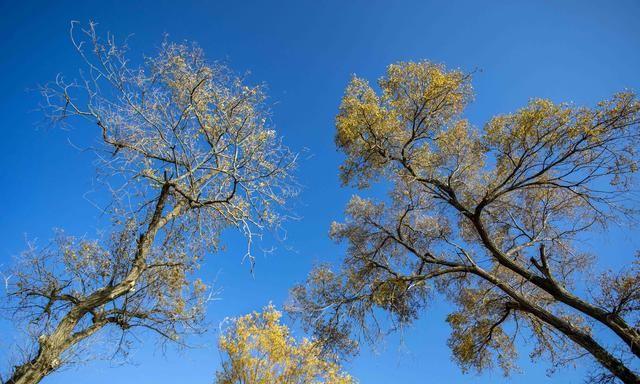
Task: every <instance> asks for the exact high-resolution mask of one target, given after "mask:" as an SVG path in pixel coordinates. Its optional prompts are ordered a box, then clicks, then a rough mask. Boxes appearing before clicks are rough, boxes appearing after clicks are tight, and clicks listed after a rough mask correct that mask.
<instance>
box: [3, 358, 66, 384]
mask: <svg viewBox="0 0 640 384" xmlns="http://www.w3.org/2000/svg"><path fill="white" fill-rule="evenodd" d="M46 355H49V356H48V357H47V356H46ZM58 359H59V355H58V357H54V356H52V355H50V354H39V355H38V356H37V357H36V358H34V359H33V360H31V361H29V362H28V363H25V364H23V365H20V366H18V367H16V369H15V370H14V372H13V375H12V376H11V377H10V378H9V380H7V381H6V382H5V384H36V383H39V382H40V380H42V379H43V378H44V377H45V376H47V375H48V374H49V373H51V372H52V371H54V370H55V369H56V368H57V364H58Z"/></svg>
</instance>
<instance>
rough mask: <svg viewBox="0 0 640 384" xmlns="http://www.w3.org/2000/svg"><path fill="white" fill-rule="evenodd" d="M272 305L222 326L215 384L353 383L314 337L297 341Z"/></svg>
mask: <svg viewBox="0 0 640 384" xmlns="http://www.w3.org/2000/svg"><path fill="white" fill-rule="evenodd" d="M281 316H282V314H281V313H280V312H279V311H277V310H276V309H275V307H273V306H272V305H270V306H268V307H266V308H264V310H263V311H262V312H261V313H257V312H254V313H252V314H249V315H245V316H242V317H239V318H236V319H231V324H230V326H229V327H228V328H226V329H224V330H223V334H222V336H220V341H219V347H220V351H221V352H222V355H223V358H224V361H223V363H222V369H221V370H220V371H218V372H217V374H216V384H321V383H326V384H354V383H355V380H354V379H353V378H352V377H351V376H350V375H349V374H347V373H345V372H343V371H342V369H341V367H340V366H339V365H338V364H337V363H336V362H334V361H332V360H330V359H327V358H326V356H324V355H323V354H322V348H321V345H320V344H319V343H317V342H315V341H313V340H308V339H303V340H302V341H299V342H298V341H296V340H295V339H294V337H293V336H292V335H291V332H290V331H289V328H288V327H287V326H286V325H283V324H281V322H280V318H281Z"/></svg>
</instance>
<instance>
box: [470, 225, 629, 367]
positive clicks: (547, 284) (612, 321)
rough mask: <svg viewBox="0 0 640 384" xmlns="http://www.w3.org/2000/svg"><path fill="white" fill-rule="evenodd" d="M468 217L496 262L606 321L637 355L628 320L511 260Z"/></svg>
mask: <svg viewBox="0 0 640 384" xmlns="http://www.w3.org/2000/svg"><path fill="white" fill-rule="evenodd" d="M468 217H469V219H470V220H471V222H472V223H473V225H474V227H475V228H476V231H477V233H478V235H479V236H480V239H481V240H482V244H483V245H484V246H485V248H486V249H487V250H488V251H489V252H490V253H491V254H492V255H493V256H494V257H495V259H496V261H497V262H498V263H500V264H501V265H502V266H504V267H506V268H508V269H510V270H511V271H513V272H514V273H517V274H518V275H520V276H521V277H522V278H525V279H527V280H528V281H530V282H531V283H532V284H534V285H535V286H537V287H538V288H540V289H542V290H544V291H545V292H547V293H548V294H550V295H551V296H552V297H553V298H554V299H556V300H558V301H559V302H561V303H564V304H566V305H568V306H570V307H572V308H574V309H576V310H578V311H580V312H582V313H583V314H585V315H587V316H589V317H591V318H593V319H594V320H597V321H599V322H600V323H601V324H603V325H605V326H606V327H608V328H609V329H611V330H612V331H613V332H614V333H615V334H616V335H618V337H620V339H622V341H623V342H624V343H625V344H626V345H627V346H628V347H629V349H630V350H631V352H632V353H633V354H634V355H636V356H637V357H640V333H638V331H637V330H635V329H633V327H631V326H629V324H627V323H626V322H625V321H624V319H622V318H621V317H620V316H616V315H612V314H610V313H608V312H607V311H605V310H603V309H601V308H598V307H596V306H594V305H592V304H590V303H588V302H586V301H584V300H582V299H580V298H579V297H577V296H575V295H573V294H571V293H570V292H569V291H567V290H566V289H565V288H564V287H562V286H561V285H560V284H558V283H557V282H556V281H555V280H554V279H553V277H552V276H551V275H550V274H549V275H548V276H547V277H541V276H538V275H536V274H535V273H532V272H531V271H530V270H527V269H525V268H523V267H522V266H521V265H519V264H518V263H516V262H515V261H512V260H511V259H509V257H507V256H506V255H505V254H504V253H503V252H502V251H501V250H500V249H499V248H498V246H496V244H495V243H494V242H493V240H492V239H491V237H490V236H489V234H488V233H487V231H486V229H485V227H484V224H483V223H482V221H481V220H480V217H479V216H477V215H472V214H469V215H468Z"/></svg>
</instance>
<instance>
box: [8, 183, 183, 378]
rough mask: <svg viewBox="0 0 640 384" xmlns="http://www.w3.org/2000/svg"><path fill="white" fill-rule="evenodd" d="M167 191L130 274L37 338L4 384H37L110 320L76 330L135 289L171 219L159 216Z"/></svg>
mask: <svg viewBox="0 0 640 384" xmlns="http://www.w3.org/2000/svg"><path fill="white" fill-rule="evenodd" d="M169 188H170V185H169V184H165V185H163V186H162V190H161V192H160V196H159V197H158V201H157V202H156V206H155V209H154V212H153V215H152V217H151V221H150V223H149V226H148V228H147V230H146V231H145V232H144V233H143V234H142V235H141V236H140V238H139V239H138V244H137V249H136V255H135V257H134V260H133V264H132V266H131V271H130V272H129V274H128V275H127V276H126V277H125V278H124V279H123V281H122V282H120V283H119V284H117V285H115V286H107V287H103V288H100V289H98V290H96V291H95V292H93V293H92V294H91V295H89V296H87V297H86V298H84V299H83V300H82V301H80V302H79V303H77V304H76V305H75V306H74V307H73V308H71V309H70V310H69V312H68V313H67V314H66V315H65V316H64V317H63V318H62V319H61V320H60V322H59V323H58V326H57V327H56V329H55V330H54V331H53V332H52V333H51V334H50V335H45V336H41V337H40V339H39V340H38V343H39V347H38V354H37V355H36V357H34V358H33V359H31V360H30V361H28V362H26V363H24V364H22V365H19V366H16V367H15V370H14V371H13V374H12V376H11V377H10V378H9V379H8V380H7V381H6V382H5V383H4V384H37V383H39V382H40V381H41V380H42V379H43V378H44V377H45V376H47V375H48V374H50V373H51V372H53V371H55V370H56V369H57V368H58V367H60V365H61V364H62V361H61V358H62V354H63V353H64V352H65V351H67V350H68V349H69V348H72V347H73V346H74V345H76V344H77V343H79V342H80V341H82V340H84V339H85V338H87V337H89V336H91V335H93V334H94V333H95V332H97V331H99V330H100V329H101V328H102V327H103V326H104V325H106V324H107V323H109V322H110V319H107V318H101V317H96V315H95V313H94V318H93V324H92V325H90V326H88V327H87V328H85V329H83V330H76V327H77V325H78V323H79V322H80V321H81V320H82V319H83V318H84V316H86V315H87V314H88V313H93V311H94V310H95V309H97V308H101V307H102V306H104V305H105V304H107V303H109V302H110V301H113V300H115V299H117V298H118V297H121V296H123V295H125V294H126V293H127V292H130V291H131V289H133V287H134V286H135V284H136V281H137V279H138V278H139V277H140V275H141V274H142V272H143V270H144V267H145V264H146V256H147V254H148V252H149V249H150V248H151V245H152V243H153V241H154V239H155V236H156V234H157V233H158V230H159V229H160V228H162V227H163V226H164V225H165V224H166V223H167V221H168V220H169V219H170V217H169V218H168V217H163V216H162V212H163V210H164V206H165V203H166V200H167V198H168V196H169ZM179 209H180V206H176V207H174V210H173V211H172V212H171V214H175V213H176V212H177V211H178V210H179Z"/></svg>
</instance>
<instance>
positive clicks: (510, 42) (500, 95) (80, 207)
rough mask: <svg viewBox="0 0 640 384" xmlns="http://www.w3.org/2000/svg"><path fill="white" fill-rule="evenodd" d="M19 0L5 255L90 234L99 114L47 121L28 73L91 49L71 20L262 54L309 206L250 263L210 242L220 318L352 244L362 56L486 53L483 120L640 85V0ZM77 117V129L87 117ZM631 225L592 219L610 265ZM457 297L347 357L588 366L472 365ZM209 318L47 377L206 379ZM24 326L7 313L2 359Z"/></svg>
mask: <svg viewBox="0 0 640 384" xmlns="http://www.w3.org/2000/svg"><path fill="white" fill-rule="evenodd" d="M179 3H180V4H178V2H168V1H160V0H156V1H130V2H124V1H99V2H98V1H85V2H80V1H60V0H59V1H55V2H53V1H48V2H44V1H43V2H38V1H31V2H26V1H7V0H2V1H1V2H0V15H1V16H0V17H1V18H2V22H1V23H0V31H1V34H0V36H1V40H0V52H1V56H0V77H1V79H0V80H1V83H0V84H2V92H0V130H1V131H2V136H1V137H2V139H1V140H0V164H1V165H0V166H1V168H0V201H1V203H0V233H2V236H1V237H0V264H2V265H5V266H6V265H8V264H10V263H11V258H12V257H14V256H16V255H17V254H18V253H19V252H20V250H21V249H23V248H24V246H25V235H26V236H27V237H28V238H30V239H33V238H39V239H43V240H46V239H48V238H50V237H51V235H52V231H51V230H52V228H58V227H59V228H65V229H67V231H68V232H69V233H72V234H76V235H83V234H86V235H88V236H93V235H95V233H96V232H97V230H98V229H99V222H100V220H101V218H100V213H99V211H97V210H96V208H95V207H94V206H93V205H92V204H90V202H89V200H90V196H91V195H89V197H87V192H89V191H91V190H92V189H94V188H95V187H94V185H93V183H92V180H93V176H94V166H93V164H92V157H91V155H90V154H89V153H87V152H81V151H78V150H77V149H75V148H74V147H73V146H72V145H71V144H70V143H69V141H72V142H91V140H94V138H95V135H96V134H97V132H96V131H92V130H91V129H87V128H90V127H79V128H78V129H75V130H71V131H61V130H56V129H38V128H36V125H35V123H36V122H38V121H39V120H40V118H41V116H40V114H39V113H38V112H37V111H36V109H37V105H38V102H39V98H38V95H37V93H36V92H30V91H28V89H30V88H31V89H32V88H35V87H36V86H37V85H38V84H41V83H44V82H47V81H49V80H52V79H53V78H54V77H55V75H56V74H57V73H58V72H64V73H67V74H69V75H73V74H75V73H76V71H75V69H76V67H77V66H78V64H79V61H78V58H77V56H76V55H75V54H74V51H73V49H72V46H71V44H70V42H69V39H68V28H69V22H70V21H71V20H79V21H83V22H86V21H88V20H90V19H92V20H95V21H97V22H98V23H99V30H101V31H102V32H106V31H111V32H113V33H114V34H115V35H116V36H120V37H125V36H127V35H129V34H133V37H132V40H131V44H130V45H131V47H132V50H133V54H134V55H136V54H137V55H139V56H138V57H140V55H142V54H148V55H149V54H153V53H154V49H155V48H156V47H157V46H158V45H159V44H160V42H161V40H162V35H163V33H168V34H169V36H170V38H171V39H174V40H183V39H188V40H192V41H196V42H198V43H199V44H200V45H201V46H202V47H203V48H204V49H205V51H206V52H207V54H208V56H209V57H210V58H212V59H223V60H225V61H227V62H228V63H229V64H230V65H231V66H232V67H233V68H234V69H235V70H237V71H240V72H243V71H247V70H250V71H251V73H252V74H251V76H250V81H252V82H254V83H256V82H262V81H264V82H266V83H267V84H268V86H269V94H270V97H271V102H272V103H273V114H274V121H275V123H276V125H277V127H278V129H279V132H280V133H281V134H282V135H284V137H285V140H286V142H287V143H288V144H289V145H290V146H291V147H292V148H294V149H295V150H302V149H303V148H308V150H307V151H306V155H305V157H304V159H303V160H302V161H301V163H300V167H299V170H298V178H299V180H300V182H301V184H302V185H304V191H303V193H302V194H301V196H300V198H299V199H297V200H296V201H295V202H294V208H295V211H296V212H297V214H298V215H299V216H301V218H302V219H301V220H300V221H297V222H293V223H290V224H289V225H288V226H287V229H288V239H287V240H286V242H285V243H284V244H282V245H281V246H280V247H279V248H278V250H277V251H276V252H275V253H272V254H269V255H265V256H263V255H261V254H259V255H258V258H257V265H256V269H255V275H254V276H252V275H251V274H250V273H249V268H248V266H247V265H246V264H244V265H243V264H241V262H240V261H241V257H242V255H243V254H244V251H243V247H244V244H243V243H242V241H241V239H239V238H238V237H236V236H227V237H226V245H227V247H226V250H225V252H221V253H219V254H213V255H209V256H208V258H207V261H206V263H205V266H204V268H203V272H202V273H203V275H204V277H205V279H207V280H208V281H212V280H214V279H215V280H216V281H217V285H218V286H220V287H221V288H222V292H221V294H220V300H219V301H216V302H214V303H213V304H212V305H211V306H210V308H209V321H210V322H211V323H212V324H213V325H215V324H218V322H220V321H221V320H222V319H223V318H224V317H225V316H235V315H240V314H244V313H246V312H249V311H252V310H256V309H260V308H261V307H262V306H264V305H266V304H267V303H268V302H269V301H272V302H273V303H275V304H276V305H278V306H280V305H282V303H283V302H284V301H285V299H286V297H287V291H288V289H289V288H290V287H291V286H292V285H293V284H295V283H296V282H299V281H301V280H302V279H304V277H305V275H306V273H307V272H308V271H309V269H310V268H311V266H312V265H313V264H314V263H317V262H319V261H331V262H333V261H336V260H338V259H339V257H340V252H341V248H340V246H338V245H335V244H333V243H332V242H331V241H330V240H329V239H328V237H327V231H328V227H329V224H330V223H331V221H333V220H340V219H341V217H342V210H343V207H344V205H345V203H346V202H347V200H348V199H349V197H350V196H351V194H352V193H354V191H353V190H350V189H347V188H341V187H340V182H339V180H338V172H337V169H338V166H339V164H340V162H341V160H342V157H341V155H340V154H339V153H338V152H337V151H336V149H335V147H334V144H333V130H334V128H333V119H334V116H335V113H336V110H337V106H338V103H339V101H340V97H341V95H342V92H343V90H344V87H345V85H346V83H347V81H348V79H349V77H350V76H351V74H353V73H357V74H358V75H360V76H362V77H366V78H369V79H371V80H373V79H376V78H378V77H379V76H381V75H382V73H383V71H384V68H385V67H386V65H388V64H390V63H392V62H395V61H399V60H417V59H429V60H432V61H436V62H441V63H445V64H446V65H447V66H449V67H459V68H462V69H464V70H467V71H473V70H476V74H475V76H474V81H473V84H474V88H475V91H476V100H475V102H474V103H473V104H472V105H471V106H470V107H469V108H468V111H467V117H468V118H469V119H470V120H471V121H472V122H473V123H474V124H476V125H478V126H480V125H482V124H483V123H484V122H486V121H487V119H488V118H490V117H491V116H492V115H494V114H497V113H504V112H510V111H513V110H514V109H516V108H518V107H520V106H522V105H523V104H525V103H526V102H527V100H528V99H529V98H531V97H546V98H551V99H552V100H554V101H573V102H575V103H577V104H587V105H593V104H594V103H595V102H597V101H598V100H600V99H603V98H606V97H608V96H610V95H611V94H613V93H614V92H616V91H618V90H621V89H625V88H630V89H635V90H640V73H639V72H638V70H639V69H640V23H639V22H638V19H639V17H640V2H637V1H632V0H630V1H616V2H607V1H577V0H576V1H491V2H480V1H440V2H437V1H418V0H415V1H387V2H383V1H377V0H369V1H345V0H343V1H287V2H285V1H271V2H267V1H263V2H257V1H256V2H252V1H217V2H213V1H211V2H205V1H181V2H179ZM80 128H82V129H80ZM632 235H633V233H632V232H624V231H618V232H617V233H616V234H615V235H612V236H596V235H594V237H593V242H592V244H591V246H592V247H593V249H594V250H595V251H604V250H607V251H609V252H607V255H611V256H609V257H606V258H604V259H603V262H602V265H604V266H612V267H616V266H619V265H621V264H622V263H623V262H624V260H628V258H629V255H631V253H632V250H633V249H636V248H640V246H639V245H640V242H639V241H638V240H637V239H634V237H633V236H632ZM446 309H447V306H446V304H442V303H436V304H434V306H433V308H431V309H430V310H428V311H426V312H425V313H424V314H423V316H422V319H421V320H420V321H419V322H417V323H416V324H415V325H414V326H413V327H411V328H409V329H406V330H405V331H404V332H403V336H402V337H398V336H394V337H391V338H389V340H388V341H387V342H385V343H384V344H382V345H378V346H377V349H376V350H375V351H373V350H371V349H370V348H366V347H365V349H364V350H363V353H362V355H361V356H359V357H358V358H356V359H355V360H354V361H353V362H351V363H350V364H348V369H349V370H350V371H351V372H352V373H353V374H354V375H355V376H356V377H358V378H359V379H360V380H361V382H362V383H375V384H383V383H396V382H402V383H442V382H447V383H465V382H474V383H475V382H477V383H500V382H513V383H516V382H517V383H544V382H563V383H580V382H582V379H583V375H584V370H585V367H584V366H581V365H580V366H578V368H577V369H575V370H573V369H566V370H563V371H562V372H560V373H559V374H557V375H556V376H553V377H552V378H548V377H546V376H545V370H546V369H547V368H548V367H547V366H546V365H545V364H532V363H529V362H528V361H527V359H526V358H524V357H526V353H523V355H525V356H524V357H523V359H522V367H523V373H522V374H517V375H515V376H514V377H513V378H511V379H504V378H502V376H501V375H500V373H499V372H488V373H486V374H484V375H482V376H475V375H473V374H472V375H462V374H461V373H460V372H459V370H458V368H457V367H456V366H455V365H454V364H453V363H452V362H451V361H450V356H451V355H450V352H449V350H448V349H447V347H446V338H447V335H448V332H449V329H448V326H447V325H446V323H445V322H444V318H445V315H446ZM213 328H214V330H213V331H212V332H210V333H208V334H206V335H204V336H202V337H201V338H200V339H198V340H197V343H199V344H200V345H202V347H201V348H198V349H192V350H186V351H177V350H174V349H172V348H170V349H168V350H167V351H166V353H165V354H164V355H163V354H162V352H161V351H159V350H158V349H156V348H155V347H154V343H153V342H151V341H149V342H146V343H144V345H140V346H139V347H138V348H137V349H136V350H135V351H134V353H133V354H132V356H131V357H132V359H133V361H134V362H135V364H133V365H124V366H113V364H110V363H108V362H94V363H90V364H87V365H83V366H81V367H78V368H72V369H69V370H66V371H64V372H61V373H58V374H55V375H53V376H51V377H49V378H47V379H45V382H46V383H51V384H55V383H74V382H85V381H89V380H90V381H91V382H92V383H95V384H101V383H113V382H123V383H126V382H136V383H154V384H158V383H165V382H181V383H191V384H197V383H211V382H212V380H213V374H214V372H215V370H216V368H217V367H218V364H219V356H218V352H217V350H216V348H215V340H216V332H215V326H214V327H213ZM13 335H14V334H13V333H12V330H11V328H10V327H9V326H7V325H6V324H3V325H2V326H1V327H0V351H2V352H0V359H2V360H5V359H6V354H5V353H4V351H6V347H7V346H8V344H10V343H11V340H12V339H13V337H14V336H13Z"/></svg>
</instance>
